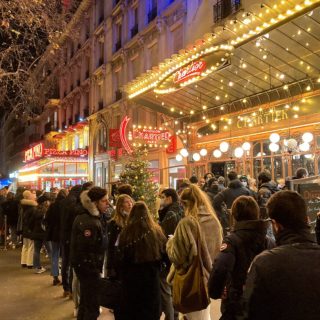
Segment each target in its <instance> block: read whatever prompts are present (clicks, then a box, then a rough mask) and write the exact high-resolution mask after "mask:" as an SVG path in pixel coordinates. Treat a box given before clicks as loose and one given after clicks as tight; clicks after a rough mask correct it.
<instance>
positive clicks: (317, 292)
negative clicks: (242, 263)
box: [243, 228, 320, 320]
mask: <svg viewBox="0 0 320 320" xmlns="http://www.w3.org/2000/svg"><path fill="white" fill-rule="evenodd" d="M276 238H277V245H278V247H277V248H274V249H272V250H268V251H264V252H263V253H261V254H260V255H258V256H257V257H256V258H255V259H254V261H253V263H252V265H251V268H250V271H249V274H248V276H247V281H246V285H245V290H244V293H243V296H244V302H245V304H244V306H245V317H244V319H254V320H256V319H259V320H270V319H277V320H288V319H290V320H302V319H303V320H316V319H319V315H320V303H319V297H320V286H319V284H320V272H319V261H320V246H319V245H317V244H316V243H314V242H313V240H312V236H311V234H310V230H309V229H308V228H306V229H304V230H301V231H300V232H295V231H292V230H283V231H281V232H280V233H279V234H278V235H276Z"/></svg>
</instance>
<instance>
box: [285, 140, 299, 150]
mask: <svg viewBox="0 0 320 320" xmlns="http://www.w3.org/2000/svg"><path fill="white" fill-rule="evenodd" d="M297 145H298V142H297V140H295V139H293V138H291V139H289V140H287V146H288V148H289V149H291V150H293V149H295V148H296V147H297Z"/></svg>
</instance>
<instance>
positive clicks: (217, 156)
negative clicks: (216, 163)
mask: <svg viewBox="0 0 320 320" xmlns="http://www.w3.org/2000/svg"><path fill="white" fill-rule="evenodd" d="M213 156H214V157H215V158H220V157H221V156H222V153H221V151H220V150H219V149H216V150H214V151H213Z"/></svg>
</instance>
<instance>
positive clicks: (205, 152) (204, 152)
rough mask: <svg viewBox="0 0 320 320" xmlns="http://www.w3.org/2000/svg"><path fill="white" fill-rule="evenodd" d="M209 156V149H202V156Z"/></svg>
mask: <svg viewBox="0 0 320 320" xmlns="http://www.w3.org/2000/svg"><path fill="white" fill-rule="evenodd" d="M207 154H208V151H207V149H201V150H200V155H201V156H202V157H205V156H206V155H207Z"/></svg>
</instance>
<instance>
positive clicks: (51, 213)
mask: <svg viewBox="0 0 320 320" xmlns="http://www.w3.org/2000/svg"><path fill="white" fill-rule="evenodd" d="M64 199H65V197H64V196H63V195H62V194H59V195H58V196H57V198H56V200H55V202H54V203H51V205H50V207H49V209H48V211H47V214H46V224H47V230H48V234H47V240H48V241H54V242H60V239H61V238H60V237H61V213H62V203H63V200H64Z"/></svg>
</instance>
